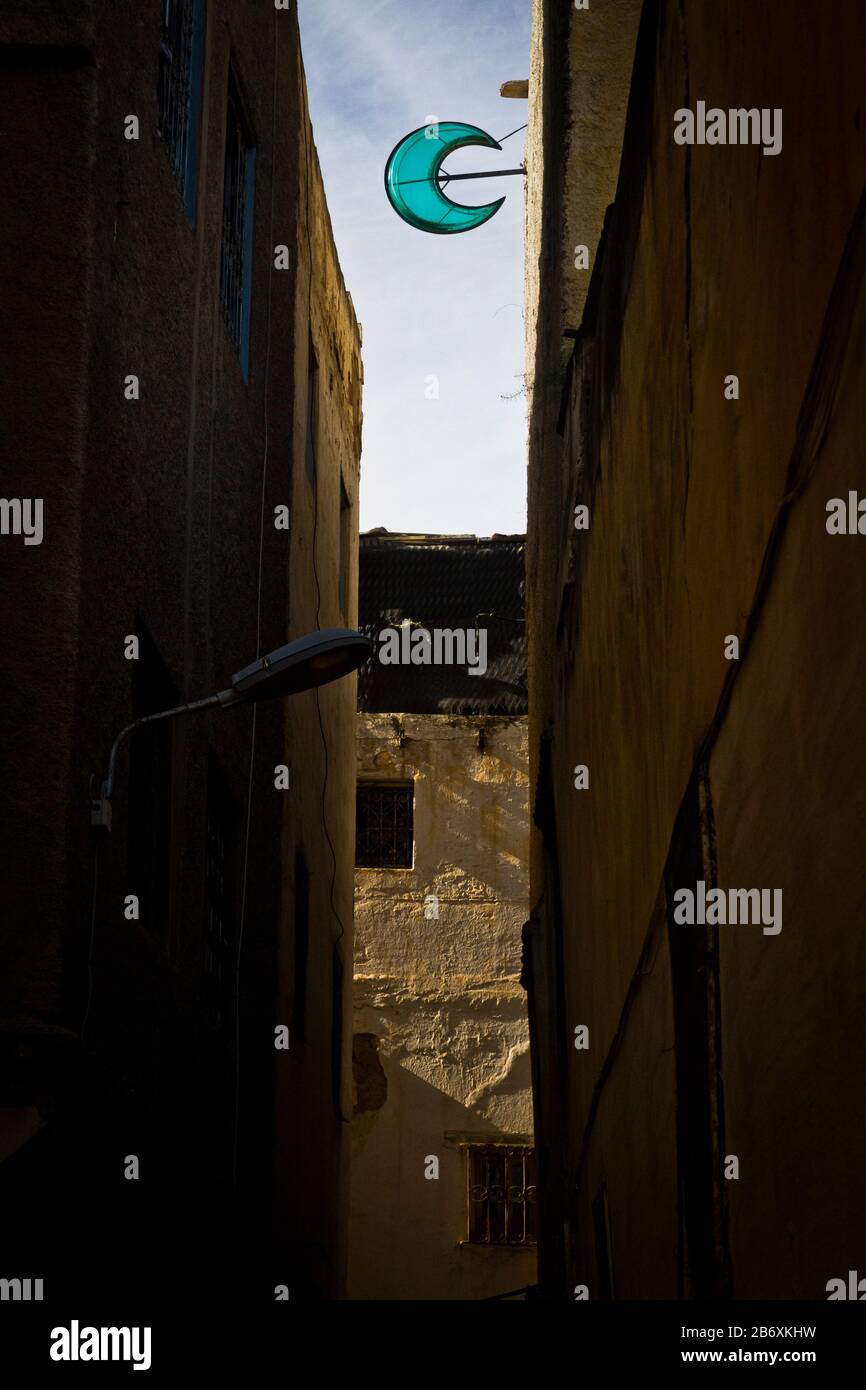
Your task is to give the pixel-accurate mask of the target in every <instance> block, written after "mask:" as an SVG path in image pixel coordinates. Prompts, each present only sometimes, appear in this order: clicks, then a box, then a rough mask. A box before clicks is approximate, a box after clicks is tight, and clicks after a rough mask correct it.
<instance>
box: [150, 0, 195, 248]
mask: <svg viewBox="0 0 866 1390" xmlns="http://www.w3.org/2000/svg"><path fill="white" fill-rule="evenodd" d="M204 20H205V0H162V37H161V39H160V44H159V130H160V134H161V135H162V138H163V140H164V141H165V147H166V149H167V150H168V156H169V159H170V161H171V167H172V170H173V171H174V176H175V179H176V180H177V186H178V188H179V189H180V192H181V196H182V198H183V201H184V207H185V208H186V212H187V216H188V217H189V220H190V222H192V224H193V226H194V225H195V217H196V194H197V184H198V154H199V129H200V126H201V92H202V67H203V61H204Z"/></svg>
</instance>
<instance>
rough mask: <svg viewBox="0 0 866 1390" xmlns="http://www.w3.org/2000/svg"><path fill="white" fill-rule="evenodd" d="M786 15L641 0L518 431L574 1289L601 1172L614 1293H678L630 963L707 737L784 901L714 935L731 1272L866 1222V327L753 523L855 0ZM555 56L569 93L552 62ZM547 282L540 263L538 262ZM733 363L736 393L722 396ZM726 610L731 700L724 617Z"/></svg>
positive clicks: (662, 1159) (855, 177) (654, 980)
mask: <svg viewBox="0 0 866 1390" xmlns="http://www.w3.org/2000/svg"><path fill="white" fill-rule="evenodd" d="M798 12H799V10H798ZM779 13H780V10H779V7H776V6H771V5H768V6H761V7H757V6H754V5H749V4H745V3H731V4H730V5H725V6H724V7H716V8H713V9H711V10H708V8H707V7H706V6H705V5H702V4H698V3H688V0H686V3H684V4H682V5H676V4H673V3H661V4H650V5H648V6H647V7H646V9H645V23H644V30H643V34H642V47H641V48H640V49H639V53H638V60H637V67H636V72H635V83H634V86H633V88H632V93H631V103H632V106H631V109H630V112H629V120H628V124H627V126H626V139H625V154H624V160H623V170H622V173H621V177H620V181H619V186H618V188H617V200H616V207H615V211H614V215H613V221H612V224H611V234H610V236H609V238H608V244H607V247H606V251H605V264H604V266H603V267H601V268H600V271H599V278H598V283H597V286H596V290H597V295H598V300H597V306H596V308H595V309H594V310H593V312H592V314H591V315H590V316H589V318H588V319H587V320H586V321H585V324H584V338H583V340H582V341H581V342H580V343H579V345H578V347H577V350H576V353H575V362H574V372H573V376H572V377H571V380H570V383H569V389H568V393H567V397H566V407H567V408H566V413H565V418H564V434H563V436H562V437H552V436H550V435H549V434H548V435H547V436H544V437H542V436H533V439H532V441H531V453H530V477H531V480H532V482H531V486H530V498H531V502H530V522H529V533H528V540H527V570H528V574H529V575H530V582H529V586H528V592H529V604H530V615H531V616H530V634H531V643H530V650H531V652H534V653H535V657H534V659H533V661H532V662H531V666H530V690H531V696H532V700H533V701H534V716H533V717H534V721H535V722H534V726H533V727H534V730H535V728H538V729H539V730H541V729H543V728H544V727H546V726H547V725H550V726H551V727H552V729H553V751H552V769H553V782H554V785H553V791H552V799H553V806H554V809H555V818H556V819H555V823H556V838H557V841H558V850H559V857H560V864H561V884H560V885H559V886H560V890H561V891H560V898H561V916H562V929H563V937H564V950H563V958H562V960H561V976H562V979H563V980H564V981H565V995H566V1015H567V1027H568V1029H569V1030H570V1029H571V1028H572V1026H573V1025H575V1024H579V1023H585V1024H587V1025H588V1026H589V1029H590V1049H589V1051H588V1052H575V1051H574V1050H571V1051H570V1054H569V1062H570V1065H569V1081H568V1102H567V1112H568V1122H567V1130H568V1152H569V1160H568V1172H569V1174H570V1177H571V1179H572V1180H575V1181H576V1179H577V1177H578V1174H579V1175H580V1185H579V1191H578V1196H577V1200H576V1202H575V1204H574V1209H573V1210H572V1211H571V1212H570V1213H569V1212H568V1211H563V1215H567V1216H569V1218H570V1219H571V1220H572V1222H573V1227H574V1245H573V1247H572V1249H571V1251H570V1253H569V1256H568V1258H569V1268H570V1273H571V1275H572V1276H573V1278H574V1280H575V1282H576V1281H577V1280H582V1281H584V1282H587V1283H588V1284H589V1285H590V1290H591V1295H592V1289H593V1287H596V1288H597V1281H598V1270H597V1265H596V1254H595V1249H594V1242H593V1237H592V1223H591V1218H590V1214H589V1203H590V1202H591V1200H592V1199H593V1198H594V1197H595V1195H596V1193H597V1192H598V1190H599V1188H600V1185H601V1184H602V1183H603V1182H604V1183H605V1184H606V1187H607V1192H608V1199H609V1203H610V1210H611V1226H612V1242H613V1256H614V1266H615V1273H616V1276H617V1277H616V1294H617V1296H620V1297H629V1296H631V1297H665V1296H675V1294H676V1292H677V1258H676V1246H677V1229H678V1215H677V1202H676V1196H677V1187H676V1181H675V1179H674V1176H673V1175H674V1174H675V1173H676V1171H677V1157H676V1099H675V1057H674V1036H673V1016H672V1015H673V1010H672V1002H673V1001H672V998H671V989H670V981H669V979H667V978H666V976H667V975H668V973H669V962H668V959H667V949H668V948H667V941H666V940H665V937H664V935H663V934H662V936H661V937H660V938H659V940H658V942H657V946H658V950H657V952H656V953H655V954H653V955H652V957H651V960H649V961H647V960H644V961H643V966H642V968H641V961H642V952H643V950H644V948H645V946H646V943H647V940H648V935H649V932H650V924H651V923H652V921H653V915H654V912H655V911H656V904H657V901H658V895H659V891H660V885H661V883H662V877H663V873H664V868H665V863H666V861H667V858H668V853H669V849H670V846H671V842H672V837H673V835H674V827H675V822H676V819H677V814H678V810H679V807H680V803H681V801H682V799H683V796H684V792H685V788H686V785H687V783H688V781H689V777H690V775H691V772H692V768H693V765H694V763H695V759H696V754H697V753H698V750H699V749H700V747H701V745H702V743H703V741H704V739H705V736H706V735H707V731H708V730H711V731H712V737H711V740H710V744H709V746H708V747H707V748H706V750H705V751H706V752H707V754H708V758H709V787H710V792H711V795H712V798H713V802H714V804H715V836H716V839H715V852H716V860H717V872H718V876H719V883H720V885H721V886H742V887H753V886H764V887H774V888H776V887H781V888H782V889H783V893H784V903H785V925H784V929H783V932H782V934H781V935H780V936H779V937H775V938H770V937H764V936H762V935H761V932H760V928H750V927H729V928H720V929H719V931H720V965H719V971H718V979H719V984H720V991H721V1033H720V1038H721V1049H722V1057H723V1078H724V1096H723V1099H724V1113H723V1116H722V1131H721V1132H722V1133H723V1135H724V1136H725V1139H724V1142H725V1146H726V1147H725V1152H728V1153H735V1154H737V1155H739V1157H740V1161H741V1168H742V1176H741V1179H740V1180H739V1181H738V1182H737V1181H731V1182H729V1183H728V1184H727V1185H726V1187H725V1196H726V1199H727V1202H728V1204H729V1213H730V1217H729V1236H730V1266H731V1273H732V1280H733V1289H734V1291H735V1293H736V1294H738V1295H740V1294H741V1295H742V1296H744V1297H748V1296H755V1297H766V1298H770V1297H819V1298H820V1297H822V1296H823V1292H824V1287H825V1283H826V1280H827V1279H828V1278H830V1277H832V1276H834V1275H835V1274H837V1273H842V1272H844V1270H845V1269H846V1268H848V1267H849V1265H850V1266H851V1267H853V1263H852V1262H853V1260H854V1256H853V1253H852V1252H853V1250H854V1249H855V1248H857V1242H858V1240H859V1241H860V1242H861V1243H862V1234H863V1233H862V1229H860V1222H861V1218H860V1217H857V1218H854V1217H853V1213H854V1212H860V1213H862V1211H863V1202H862V1180H861V1178H860V1176H859V1175H860V1173H861V1172H862V1171H863V1166H864V1165H863V1156H864V1134H863V1129H862V1125H860V1124H859V1123H857V1122H850V1118H846V1116H847V1115H848V1111H849V1106H850V1104H851V1098H853V1097H854V1096H855V1095H857V1094H859V1093H860V1092H861V1091H862V1084H863V1073H864V1057H863V1049H862V1042H861V1041H860V1040H859V1038H858V1031H857V1027H856V1023H855V1006H854V1002H853V992H852V991H853V988H854V987H853V986H849V984H848V983H847V982H848V981H849V980H850V979H851V978H852V977H853V978H856V979H857V980H859V981H860V982H861V983H862V978H863V969H864V965H866V961H864V957H863V952H862V949H861V948H860V947H859V946H858V945H857V944H856V939H855V937H854V936H852V933H851V930H850V923H851V922H852V921H855V920H857V919H858V918H859V917H860V916H861V915H862V907H863V882H862V874H861V871H860V868H859V859H860V858H862V853H861V851H862V839H861V836H862V831H861V827H860V819H861V818H860V811H859V798H858V793H857V792H856V789H855V783H854V777H855V776H856V773H855V772H854V769H855V768H856V767H858V766H859V760H860V754H859V751H858V749H859V743H858V740H857V737H856V730H857V728H858V727H859V725H860V721H861V719H862V697H861V695H860V694H859V690H860V689H862V662H863V650H862V649H863V644H862V642H861V641H860V640H859V637H858V636H857V626H858V625H857V620H856V617H855V609H854V606H853V605H856V603H857V602H858V596H859V595H861V591H862V587H863V573H864V570H863V566H862V564H861V563H860V562H859V560H858V558H857V555H856V547H857V544H858V541H857V539H853V538H852V539H848V538H831V537H828V535H827V533H826V530H825V527H824V519H825V516H824V511H823V508H824V504H825V502H826V500H827V498H828V497H831V496H834V495H843V496H844V495H846V493H847V489H848V488H856V487H857V486H858V483H859V484H860V485H861V486H862V484H863V467H862V450H861V449H860V448H859V444H858V443H857V431H856V426H855V424H854V416H853V414H848V413H846V412H847V409H848V407H847V404H846V403H847V402H848V400H849V395H848V393H849V392H851V393H852V394H851V396H850V399H851V400H853V398H854V395H853V393H854V392H855V390H856V387H857V380H858V379H857V377H856V375H853V373H854V372H855V367H854V365H853V364H855V363H856V362H857V346H858V344H859V341H860V340H859V338H858V339H856V340H855V339H852V345H851V346H850V347H849V348H848V349H847V352H848V354H849V355H848V356H847V357H846V356H845V351H843V350H842V349H839V353H840V356H839V361H838V362H834V371H835V376H834V378H833V381H834V383H835V384H834V385H833V387H832V389H830V388H828V391H827V402H830V403H825V404H823V405H822V413H821V414H820V416H819V420H818V423H817V424H816V425H814V438H812V439H811V443H810V446H809V451H807V453H808V466H806V465H805V464H804V463H803V460H802V459H801V460H800V465H801V467H802V468H803V469H804V472H805V476H809V477H810V478H811V470H812V469H813V468H814V470H815V476H814V480H813V481H810V483H809V486H808V488H806V489H805V490H803V491H802V492H801V491H800V490H799V488H798V489H797V490H796V495H795V497H794V501H793V503H792V505H791V517H790V521H789V523H788V527H787V530H786V532H785V536H784V541H783V543H782V545H781V547H777V546H776V545H775V544H771V537H772V531H773V526H774V523H775V521H776V518H777V515H778V514H779V511H780V508H781V507H782V504H783V499H784V498H785V497H786V495H787V494H788V493H789V492H790V490H791V489H792V486H793V483H794V482H796V481H797V480H798V474H797V470H796V468H795V467H794V463H792V458H793V459H795V458H796V456H797V449H798V447H799V445H800V444H801V443H802V438H801V436H800V431H801V428H802V424H803V420H804V419H808V417H809V412H808V410H806V409H803V411H802V414H801V408H802V407H803V402H804V400H805V399H806V398H807V385H808V383H809V380H810V373H811V372H812V370H813V364H814V363H815V362H816V361H817V360H818V359H819V358H820V357H822V356H826V353H827V343H828V341H829V339H830V337H831V336H832V330H833V326H834V325H835V328H836V329H837V330H838V327H839V324H840V322H841V321H842V314H841V311H840V307H839V305H838V304H837V305H836V306H835V308H834V311H833V313H832V314H831V315H830V318H829V319H828V320H826V321H825V313H826V311H827V306H828V301H829V299H830V295H831V291H832V289H833V285H834V280H835V278H836V276H837V273H838V271H839V267H840V263H841V261H842V257H843V251H844V249H845V246H846V239H847V238H848V236H849V231H850V229H851V227H852V222H853V219H854V216H855V211H856V209H857V205H858V199H859V198H860V195H861V192H862V188H863V181H864V175H866V133H864V129H863V125H862V121H861V119H860V101H861V98H860V93H859V77H858V72H859V69H860V67H861V66H862V62H863V58H864V55H866V21H864V15H863V11H862V7H861V6H858V5H856V4H840V5H837V6H833V7H830V8H828V9H827V10H826V12H825V11H822V14H821V21H820V24H818V25H811V24H809V23H808V22H807V17H809V16H811V15H812V11H811V9H810V8H807V7H805V6H804V7H802V15H803V20H802V22H800V21H798V22H794V20H793V18H791V19H790V22H788V21H786V22H785V23H784V24H780V23H779ZM785 13H786V15H789V13H790V12H789V10H788V9H786V11H785ZM806 33H808V35H809V39H808V42H806V41H805V35H806ZM556 74H557V76H558V78H559V80H561V81H563V82H565V83H567V84H569V85H570V86H571V87H572V88H573V87H574V86H576V85H579V82H580V73H579V72H573V71H569V70H567V69H566V67H565V65H564V63H562V62H561V63H560V64H559V66H558V68H556ZM549 80H550V81H551V82H552V81H555V80H556V79H555V78H554V77H553V75H551V77H550V78H549ZM697 99H707V100H708V101H710V102H711V103H717V104H718V105H720V106H729V105H730V106H737V105H757V106H760V107H771V108H775V107H780V108H782V109H783V112H784V147H783V151H782V153H781V154H780V155H779V156H776V157H766V156H764V155H763V154H762V153H761V150H760V148H755V147H737V146H728V147H721V146H719V147H695V148H689V147H682V146H678V145H676V144H675V143H674V140H673V116H674V111H675V110H676V109H677V108H680V107H683V106H689V105H691V106H692V107H694V104H695V101H696V100H697ZM547 157H548V159H554V160H555V159H557V158H558V156H557V155H556V154H555V152H554V151H553V150H548V151H547ZM553 177H554V178H556V177H557V176H556V175H554V176H553ZM559 177H560V178H564V180H565V183H566V186H567V178H568V176H567V175H565V176H559ZM549 273H550V276H551V278H552V283H554V284H555V282H556V275H557V273H558V271H557V268H556V266H551V267H550V270H549ZM544 276H545V268H544V267H543V268H542V285H543V284H544ZM855 287H856V291H857V293H859V291H860V286H859V284H857V283H856V281H854V282H852V289H853V288H855ZM849 298H850V295H849ZM543 300H544V294H543V291H542V301H543ZM551 307H552V313H551V315H550V316H549V317H547V318H544V317H543V316H541V317H540V319H539V330H538V331H539V335H540V337H541V338H542V339H545V338H546V339H547V342H548V347H547V351H548V352H554V351H555V338H556V335H557V333H558V331H559V330H560V324H559V323H558V322H557V316H558V314H559V305H558V300H557V297H556V296H555V295H554V297H553V298H552V301H551ZM858 332H859V330H858ZM861 351H862V349H861ZM849 362H850V363H851V364H852V365H850V366H849V365H847V364H848V363H849ZM729 373H736V374H737V375H738V377H739V383H740V398H739V400H736V401H734V400H726V399H725V395H724V381H725V377H726V375H728V374H729ZM837 391H838V399H837V398H836V392H837ZM834 410H835V414H833V411H834ZM831 416H832V427H831V430H830V433H829V434H828V436H827V437H826V438H825V436H824V434H823V427H824V424H825V423H826V422H827V421H828V420H829V419H830V418H831ZM798 417H799V421H798ZM577 502H585V503H586V504H587V505H589V506H590V508H591V529H590V531H589V532H582V533H575V532H574V530H573V525H572V517H571V512H572V508H573V505H574V504H575V503H577ZM762 575H763V580H767V581H768V582H769V591H768V592H769V597H766V598H763V597H762V598H759V597H758V594H759V579H760V578H761V576H762ZM763 580H762V582H763ZM758 619H759V620H758ZM749 630H753V631H754V636H753V639H752V644H751V647H750V648H749V651H748V655H747V656H746V655H745V653H744V659H743V660H742V661H741V663H740V668H741V674H740V675H739V678H738V680H737V683H736V686H735V693H734V695H733V697H732V699H731V701H730V704H729V705H728V704H727V702H726V701H723V699H722V692H723V686H724V684H725V680H726V677H728V675H729V668H730V665H731V663H729V662H727V661H726V660H725V658H724V642H725V637H726V635H727V634H740V636H741V639H742V637H743V634H745V633H746V632H747V631H749ZM553 650H556V652H557V659H556V661H555V662H554V661H550V660H549V653H550V652H551V651H553ZM542 658H543V659H542ZM717 719H718V728H715V727H714V721H716V720H717ZM842 747H844V748H845V750H846V751H845V753H844V755H843V754H842V753H841V751H840V750H841V749H842ZM531 752H532V756H533V758H535V757H536V748H535V746H534V745H533V746H532V748H531ZM577 763H583V764H587V765H588V766H589V768H590V771H591V788H590V790H589V791H577V790H575V788H574V785H573V777H572V769H573V768H574V766H575V764H577ZM541 862H542V858H541V849H539V852H538V856H537V858H536V861H535V864H536V865H537V866H538V867H539V868H540V865H541ZM534 872H535V867H534ZM536 886H537V888H538V892H539V894H540V893H541V890H542V889H543V887H544V886H545V885H544V883H543V880H542V878H541V877H540V876H539V879H538V880H537V881H536V880H535V878H534V882H533V887H534V890H535V888H536ZM548 888H549V885H548ZM630 991H634V995H633V1004H632V1006H630V1007H628V1008H627V1007H626V1003H627V1000H628V999H629V998H630V997H631V996H630ZM831 994H832V1003H831V1002H830V997H831ZM606 1064H608V1065H606ZM831 1078H832V1080H831ZM546 1084H547V1085H548V1086H549V1087H552V1086H554V1085H555V1084H556V1081H555V1078H554V1077H552V1076H551V1075H550V1074H548V1076H547V1082H546ZM648 1091H649V1092H651V1094H652V1095H653V1097H654V1103H653V1104H652V1106H647V1104H646V1096H647V1093H648ZM587 1121H589V1129H588V1131H587V1132H586V1133H585V1132H584V1130H585V1126H586V1125H587ZM636 1155H640V1163H639V1164H638V1163H637V1162H636ZM839 1183H842V1184H843V1186H845V1188H846V1190H847V1191H848V1194H849V1195H848V1196H847V1197H846V1199H845V1201H844V1204H843V1203H842V1202H840V1200H839V1196H838V1184H839ZM834 1186H835V1187H836V1189H837V1190H836V1191H835V1192H834ZM843 1207H844V1210H843ZM852 1221H855V1222H856V1226H855V1228H852ZM648 1250H651V1251H653V1252H654V1253H653V1257H652V1259H650V1258H648V1254H647V1252H648ZM846 1261H847V1262H848V1263H847V1264H846ZM687 1288H688V1282H687V1281H686V1289H687Z"/></svg>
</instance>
